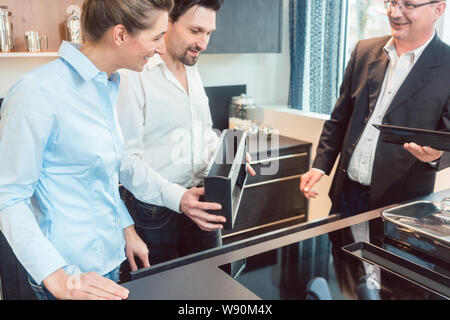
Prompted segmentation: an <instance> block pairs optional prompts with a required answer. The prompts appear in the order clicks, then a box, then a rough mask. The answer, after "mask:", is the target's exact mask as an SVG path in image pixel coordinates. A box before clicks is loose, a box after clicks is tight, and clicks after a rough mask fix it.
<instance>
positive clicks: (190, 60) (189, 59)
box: [178, 46, 201, 67]
mask: <svg viewBox="0 0 450 320" xmlns="http://www.w3.org/2000/svg"><path fill="white" fill-rule="evenodd" d="M189 50H192V51H198V52H200V51H201V49H200V48H199V47H197V46H190V47H188V48H187V49H186V51H185V52H184V55H183V56H180V57H178V59H179V60H180V61H181V62H182V63H183V64H184V65H187V66H190V67H192V66H193V65H195V64H196V63H197V60H198V57H199V56H196V57H193V56H191V55H189V54H188V51H189Z"/></svg>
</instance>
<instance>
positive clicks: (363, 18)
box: [345, 0, 390, 63]
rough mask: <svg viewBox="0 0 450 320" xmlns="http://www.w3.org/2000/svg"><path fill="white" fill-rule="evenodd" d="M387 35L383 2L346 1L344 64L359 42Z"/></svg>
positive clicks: (372, 0) (375, 0)
mask: <svg viewBox="0 0 450 320" xmlns="http://www.w3.org/2000/svg"><path fill="white" fill-rule="evenodd" d="M388 34H390V27H389V22H388V19H387V17H386V9H385V8H384V1H383V0H348V16H347V36H346V45H345V57H346V59H345V61H346V63H347V62H348V60H349V59H350V55H351V54H352V51H353V49H354V48H355V45H356V43H357V42H358V41H359V40H361V39H369V38H374V37H381V36H384V35H388Z"/></svg>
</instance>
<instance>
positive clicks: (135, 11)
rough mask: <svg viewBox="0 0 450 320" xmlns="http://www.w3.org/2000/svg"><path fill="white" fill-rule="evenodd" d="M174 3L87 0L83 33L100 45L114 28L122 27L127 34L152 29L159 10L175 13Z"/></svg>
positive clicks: (138, 0) (160, 1)
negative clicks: (104, 35) (155, 15)
mask: <svg viewBox="0 0 450 320" xmlns="http://www.w3.org/2000/svg"><path fill="white" fill-rule="evenodd" d="M172 8H173V0H85V1H84V3H83V10H82V14H81V29H82V33H83V36H84V38H85V39H86V40H90V41H98V40H100V39H101V38H102V37H103V34H104V33H105V32H106V31H107V30H108V29H109V28H111V27H113V26H115V25H118V24H121V25H123V26H124V27H125V29H126V30H127V32H129V33H131V34H134V33H135V32H136V31H140V30H145V29H148V28H151V26H152V24H153V22H154V21H153V20H154V19H153V15H154V13H155V10H161V11H167V12H171V11H172Z"/></svg>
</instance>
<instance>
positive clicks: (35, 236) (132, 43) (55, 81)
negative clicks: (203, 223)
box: [0, 0, 173, 299]
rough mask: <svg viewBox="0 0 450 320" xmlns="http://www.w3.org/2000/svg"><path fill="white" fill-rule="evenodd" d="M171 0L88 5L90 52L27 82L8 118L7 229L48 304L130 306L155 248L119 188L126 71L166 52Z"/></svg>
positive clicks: (4, 135)
mask: <svg viewBox="0 0 450 320" xmlns="http://www.w3.org/2000/svg"><path fill="white" fill-rule="evenodd" d="M172 7H173V1H172V0H109V1H104V0H86V1H84V4H83V12H82V18H81V22H82V32H83V36H84V38H85V43H84V44H83V45H82V46H79V45H75V44H71V43H69V42H63V43H62V45H61V47H60V49H59V59H57V60H55V61H52V62H50V63H48V64H45V65H43V66H41V67H38V68H36V69H34V70H32V71H31V72H29V73H28V74H26V75H24V76H22V77H21V78H20V79H19V80H18V81H17V82H16V83H15V84H14V85H13V86H12V87H11V88H10V90H9V92H8V94H7V96H6V98H5V100H4V102H3V108H2V110H1V118H0V230H1V231H2V233H3V234H4V235H5V237H6V239H7V240H8V242H9V244H10V245H11V247H12V249H13V251H14V253H15V255H16V256H17V258H18V260H19V261H20V262H21V263H22V265H23V266H24V267H25V269H26V270H27V272H28V274H29V281H30V284H31V286H32V288H33V289H34V291H35V293H36V295H37V296H38V298H39V299H54V298H57V299H125V298H127V297H128V293H129V292H128V290H127V289H125V288H124V287H122V286H120V285H118V284H117V282H118V280H119V267H120V265H121V263H122V262H123V261H124V260H125V259H126V258H128V259H129V261H130V263H131V265H132V266H133V265H134V266H135V265H136V264H135V260H134V259H135V257H138V258H139V259H140V260H141V261H142V264H143V266H144V267H148V266H149V262H148V248H147V247H146V245H145V244H144V242H143V241H142V240H141V239H140V238H139V236H138V235H137V234H136V232H135V230H134V224H133V220H132V219H131V217H130V215H129V213H128V211H127V210H126V208H125V206H124V204H123V202H122V200H121V198H120V195H119V191H118V184H119V181H118V172H119V167H120V163H119V159H120V152H121V149H122V144H123V138H122V135H121V132H120V129H119V126H118V122H117V115H116V111H115V101H116V98H117V93H118V87H119V81H120V76H119V74H118V73H117V72H116V71H117V70H118V69H122V68H126V69H130V70H135V71H142V69H143V67H144V65H145V64H146V62H147V59H148V58H150V57H151V56H153V54H155V53H160V54H161V53H163V52H164V41H163V35H164V33H165V32H166V30H167V23H168V13H169V12H170V11H171V10H172Z"/></svg>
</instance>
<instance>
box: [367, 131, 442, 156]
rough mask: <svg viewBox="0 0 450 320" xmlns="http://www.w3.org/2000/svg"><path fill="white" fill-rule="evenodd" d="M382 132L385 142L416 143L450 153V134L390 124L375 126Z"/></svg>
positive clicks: (382, 139) (381, 137) (382, 138)
mask: <svg viewBox="0 0 450 320" xmlns="http://www.w3.org/2000/svg"><path fill="white" fill-rule="evenodd" d="M373 126H374V127H375V128H377V129H378V130H380V139H381V141H383V142H388V143H397V144H404V143H409V142H414V143H416V144H418V145H420V146H428V147H431V148H434V149H437V150H442V151H450V132H444V131H434V130H428V129H417V128H408V127H400V126H394V125H388V124H373Z"/></svg>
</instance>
